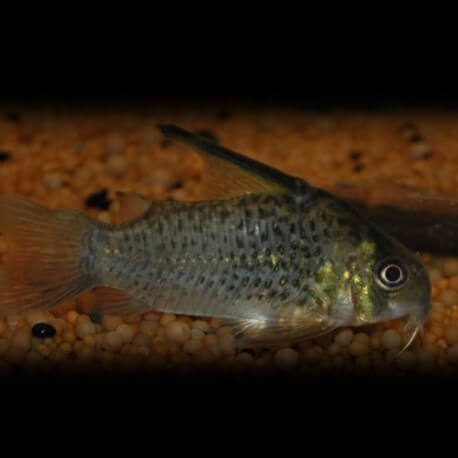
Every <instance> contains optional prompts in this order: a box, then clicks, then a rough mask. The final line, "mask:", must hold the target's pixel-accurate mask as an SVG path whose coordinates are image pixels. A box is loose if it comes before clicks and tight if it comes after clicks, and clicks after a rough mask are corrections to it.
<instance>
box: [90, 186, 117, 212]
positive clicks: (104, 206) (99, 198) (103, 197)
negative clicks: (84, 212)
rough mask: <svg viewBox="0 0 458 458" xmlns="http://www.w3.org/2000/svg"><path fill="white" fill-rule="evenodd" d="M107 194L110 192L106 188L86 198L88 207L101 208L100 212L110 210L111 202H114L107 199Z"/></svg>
mask: <svg viewBox="0 0 458 458" xmlns="http://www.w3.org/2000/svg"><path fill="white" fill-rule="evenodd" d="M107 192H108V190H107V189H106V188H104V189H102V190H101V191H99V192H94V193H93V194H91V195H89V196H88V197H86V200H85V204H86V207H94V208H99V209H100V210H108V208H110V205H111V202H113V201H112V200H110V199H107Z"/></svg>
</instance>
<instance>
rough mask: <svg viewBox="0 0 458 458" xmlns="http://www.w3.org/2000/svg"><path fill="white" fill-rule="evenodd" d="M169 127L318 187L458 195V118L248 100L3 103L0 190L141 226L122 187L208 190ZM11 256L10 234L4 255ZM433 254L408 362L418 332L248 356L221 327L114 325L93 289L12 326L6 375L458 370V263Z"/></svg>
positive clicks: (2, 352)
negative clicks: (425, 309) (375, 186)
mask: <svg viewBox="0 0 458 458" xmlns="http://www.w3.org/2000/svg"><path fill="white" fill-rule="evenodd" d="M12 113H13V114H14V116H12V115H11V114H12ZM221 113H224V116H222V115H221ZM164 122H172V123H174V124H178V125H183V126H185V127H186V128H187V129H189V130H193V131H194V132H201V133H202V132H204V133H205V135H206V137H207V138H212V139H213V140H214V141H215V140H218V141H219V142H220V143H222V144H224V145H225V146H227V147H229V148H231V149H233V150H235V151H242V152H243V153H244V154H246V155H249V156H251V157H253V158H256V159H259V160H261V161H263V162H266V163H268V164H271V165H273V166H275V167H277V168H279V169H282V170H284V171H285V172H287V173H291V174H294V175H297V176H300V177H302V178H304V179H305V180H307V181H308V182H310V183H311V184H312V185H314V186H319V187H323V188H332V186H334V185H335V184H338V183H342V182H344V183H349V184H352V185H360V184H367V183H371V182H374V183H376V182H377V181H380V180H381V181H390V180H391V181H393V182H397V183H403V184H407V185H410V186H414V187H416V188H418V189H422V190H425V191H428V192H429V191H433V192H435V193H439V194H440V195H443V196H446V197H448V198H451V199H458V196H457V195H458V192H457V191H458V130H457V129H456V124H457V122H458V115H456V114H452V113H445V112H444V113H442V112H441V113H439V112H434V113H429V112H424V113H413V112H396V113H393V114H390V113H363V112H350V113H347V112H338V111H335V112H329V113H320V114H316V113H307V112H302V111H300V110H294V109H286V108H272V107H248V106H242V105H238V104H235V105H234V106H231V104H225V105H224V106H223V105H221V106H219V105H218V104H213V105H208V106H200V107H199V108H198V109H197V108H195V107H189V106H188V107H181V108H178V107H171V106H151V107H149V108H145V107H144V106H143V107H141V108H140V109H135V108H130V109H121V108H110V109H103V108H96V107H90V106H88V107H79V108H68V107H65V106H56V105H53V106H49V107H39V108H31V107H21V106H19V105H17V106H3V107H0V193H13V192H14V193H19V194H22V195H24V196H27V197H29V198H32V199H33V200H35V201H37V202H40V203H43V204H45V205H48V206H51V207H54V208H62V209H68V208H75V209H78V210H82V211H85V212H87V213H88V214H91V215H93V216H96V217H97V218H98V219H99V220H100V221H103V222H118V221H122V220H125V219H126V218H131V217H133V216H137V215H135V214H130V213H126V210H125V209H122V208H120V204H119V201H118V197H117V192H118V191H124V192H135V193H139V194H142V195H145V196H148V197H150V198H152V199H168V198H173V199H177V200H187V199H190V200H195V199H197V198H199V196H201V193H202V192H203V191H204V190H202V189H201V187H200V182H201V178H202V174H203V173H205V169H204V167H203V165H204V164H203V163H202V161H201V160H200V158H199V156H198V155H197V154H195V153H193V152H191V151H190V150H189V149H188V148H186V147H184V146H182V145H179V144H176V143H174V142H165V141H164V138H163V137H162V135H161V134H160V132H159V131H158V130H157V129H156V127H155V126H156V124H157V123H164ZM4 250H5V244H4V241H3V240H2V239H1V237H0V255H1V253H2V252H3V251H4ZM421 258H422V260H423V261H424V262H425V264H426V266H427V267H428V271H429V274H430V278H431V282H432V285H433V286H432V303H433V308H432V312H431V314H430V316H429V319H428V321H427V323H426V325H425V328H424V335H423V337H422V336H417V337H416V339H415V341H414V342H413V344H412V346H411V347H410V348H409V349H408V350H407V351H405V352H404V353H402V354H401V355H399V356H398V353H399V350H400V349H401V348H402V347H403V346H404V345H405V344H406V342H407V341H408V339H409V337H410V335H411V334H410V332H405V333H404V332H403V327H404V323H403V322H402V321H394V322H388V323H383V324H377V325H374V326H367V327H364V328H354V329H351V328H341V329H338V330H336V331H335V332H333V333H331V334H328V335H325V336H323V337H321V338H316V339H312V340H306V341H303V342H301V343H299V344H297V345H291V344H284V345H277V346H275V347H270V348H265V347H252V348H246V349H240V350H237V351H236V350H235V349H234V345H233V341H232V339H231V337H230V336H229V335H228V333H227V332H226V330H225V328H224V327H222V326H221V323H220V322H218V320H216V319H208V318H199V317H193V318H190V317H187V316H175V315H170V314H161V313H156V312H149V313H145V314H143V315H137V316H127V317H125V316H114V315H107V314H104V313H103V309H101V307H100V304H99V302H98V296H97V291H93V292H89V293H86V294H84V295H83V296H81V297H80V298H78V299H77V300H74V301H70V302H67V303H64V304H62V306H61V307H59V309H57V310H54V311H50V312H41V311H39V312H33V313H30V314H28V315H26V316H9V317H6V318H2V319H0V370H1V371H3V372H6V373H9V372H14V371H17V370H26V371H27V370H29V371H34V372H35V371H38V372H39V371H41V370H43V371H49V370H56V371H63V372H65V371H72V370H74V371H82V372H84V371H87V370H89V369H91V370H94V371H102V372H104V371H109V370H115V371H117V370H121V371H123V370H126V371H132V370H134V371H135V370H152V371H161V370H164V371H167V370H178V371H184V372H198V373H199V372H201V371H203V370H224V371H253V372H262V371H267V372H269V371H290V372H292V373H295V372H297V373H308V372H310V373H320V372H325V371H338V372H339V373H355V372H356V373H358V372H374V373H387V372H394V373H406V372H415V373H417V372H418V373H431V372H435V371H440V372H443V373H445V374H449V373H450V374H452V373H453V374H458V258H456V257H453V256H444V255H441V256H437V255H433V254H430V253H421ZM0 262H1V258H0Z"/></svg>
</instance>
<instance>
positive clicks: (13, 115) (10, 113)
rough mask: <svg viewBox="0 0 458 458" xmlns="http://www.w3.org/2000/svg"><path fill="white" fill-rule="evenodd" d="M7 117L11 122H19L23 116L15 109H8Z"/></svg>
mask: <svg viewBox="0 0 458 458" xmlns="http://www.w3.org/2000/svg"><path fill="white" fill-rule="evenodd" d="M6 119H7V120H8V121H11V122H19V121H20V120H21V118H20V117H19V115H18V114H17V113H16V112H15V111H8V112H7V113H6Z"/></svg>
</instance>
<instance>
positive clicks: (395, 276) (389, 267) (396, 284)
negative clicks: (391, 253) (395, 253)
mask: <svg viewBox="0 0 458 458" xmlns="http://www.w3.org/2000/svg"><path fill="white" fill-rule="evenodd" d="M376 277H377V281H378V283H379V284H380V286H381V287H382V288H384V289H388V290H391V291H393V290H397V289H399V288H401V287H402V286H403V285H404V284H405V282H406V281H407V269H406V268H405V266H404V264H403V263H402V262H401V261H400V260H399V259H391V258H390V259H385V260H383V261H381V262H380V263H379V264H378V266H377V269H376Z"/></svg>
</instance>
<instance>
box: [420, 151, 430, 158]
mask: <svg viewBox="0 0 458 458" xmlns="http://www.w3.org/2000/svg"><path fill="white" fill-rule="evenodd" d="M432 157H433V153H431V151H425V152H424V153H421V155H420V159H431V158H432Z"/></svg>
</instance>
